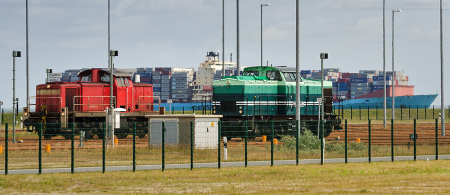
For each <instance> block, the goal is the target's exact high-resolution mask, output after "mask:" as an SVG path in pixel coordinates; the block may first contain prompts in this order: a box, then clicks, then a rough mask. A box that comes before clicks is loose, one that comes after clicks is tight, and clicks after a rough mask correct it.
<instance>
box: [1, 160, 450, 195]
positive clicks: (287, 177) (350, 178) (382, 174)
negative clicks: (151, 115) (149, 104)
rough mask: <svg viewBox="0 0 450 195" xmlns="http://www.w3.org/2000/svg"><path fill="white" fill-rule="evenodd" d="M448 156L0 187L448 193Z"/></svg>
mask: <svg viewBox="0 0 450 195" xmlns="http://www.w3.org/2000/svg"><path fill="white" fill-rule="evenodd" d="M449 181H450V161H448V160H440V161H417V162H414V161H408V162H380V163H370V164H367V163H352V164H325V165H322V166H321V165H299V166H293V165H288V166H275V167H248V168H243V167H239V168H222V169H214V168H204V169H194V170H192V171H191V170H186V169H179V170H166V171H164V172H161V171H156V170H155V171H137V172H135V173H133V172H129V171H123V172H106V173H104V174H102V173H75V174H73V175H72V174H66V173H64V174H43V175H8V176H5V175H1V176H0V191H1V192H2V194H12V193H57V194H60V193H64V194H67V193H81V194H93V193H97V194H136V193H152V194H153V193H154V194H176V193H189V194H237V193H245V194H250V193H258V194H274V193H275V194H286V193H312V194H319V193H320V194H323V193H342V194H343V193H345V194H348V193H377V194H379V193H383V194H386V193H387V194H394V193H400V194H411V193H416V194H424V193H427V194H448V193H450V186H449V185H448V184H449Z"/></svg>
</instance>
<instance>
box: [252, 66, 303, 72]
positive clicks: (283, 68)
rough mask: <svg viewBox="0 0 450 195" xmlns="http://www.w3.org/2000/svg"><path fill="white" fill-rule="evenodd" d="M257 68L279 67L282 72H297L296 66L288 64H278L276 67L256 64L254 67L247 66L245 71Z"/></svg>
mask: <svg viewBox="0 0 450 195" xmlns="http://www.w3.org/2000/svg"><path fill="white" fill-rule="evenodd" d="M255 68H256V69H259V70H262V69H266V70H269V69H270V70H272V69H278V70H280V71H281V72H295V68H293V67H286V66H276V67H272V66H254V67H247V68H245V69H244V71H245V70H251V69H255Z"/></svg>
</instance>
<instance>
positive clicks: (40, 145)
mask: <svg viewBox="0 0 450 195" xmlns="http://www.w3.org/2000/svg"><path fill="white" fill-rule="evenodd" d="M38 151H39V174H41V173H42V123H39V149H38Z"/></svg>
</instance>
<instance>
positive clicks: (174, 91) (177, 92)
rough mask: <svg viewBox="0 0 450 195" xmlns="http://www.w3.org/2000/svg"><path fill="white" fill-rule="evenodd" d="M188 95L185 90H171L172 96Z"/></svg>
mask: <svg viewBox="0 0 450 195" xmlns="http://www.w3.org/2000/svg"><path fill="white" fill-rule="evenodd" d="M174 93H176V94H189V91H188V90H187V89H175V90H172V94H174Z"/></svg>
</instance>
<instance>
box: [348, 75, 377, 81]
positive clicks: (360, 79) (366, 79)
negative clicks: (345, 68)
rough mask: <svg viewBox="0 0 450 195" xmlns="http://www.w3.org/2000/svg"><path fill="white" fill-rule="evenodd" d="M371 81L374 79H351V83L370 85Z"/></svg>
mask: <svg viewBox="0 0 450 195" xmlns="http://www.w3.org/2000/svg"><path fill="white" fill-rule="evenodd" d="M366 76H367V75H366ZM371 81H372V79H368V78H351V79H350V83H370V82H371Z"/></svg>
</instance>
